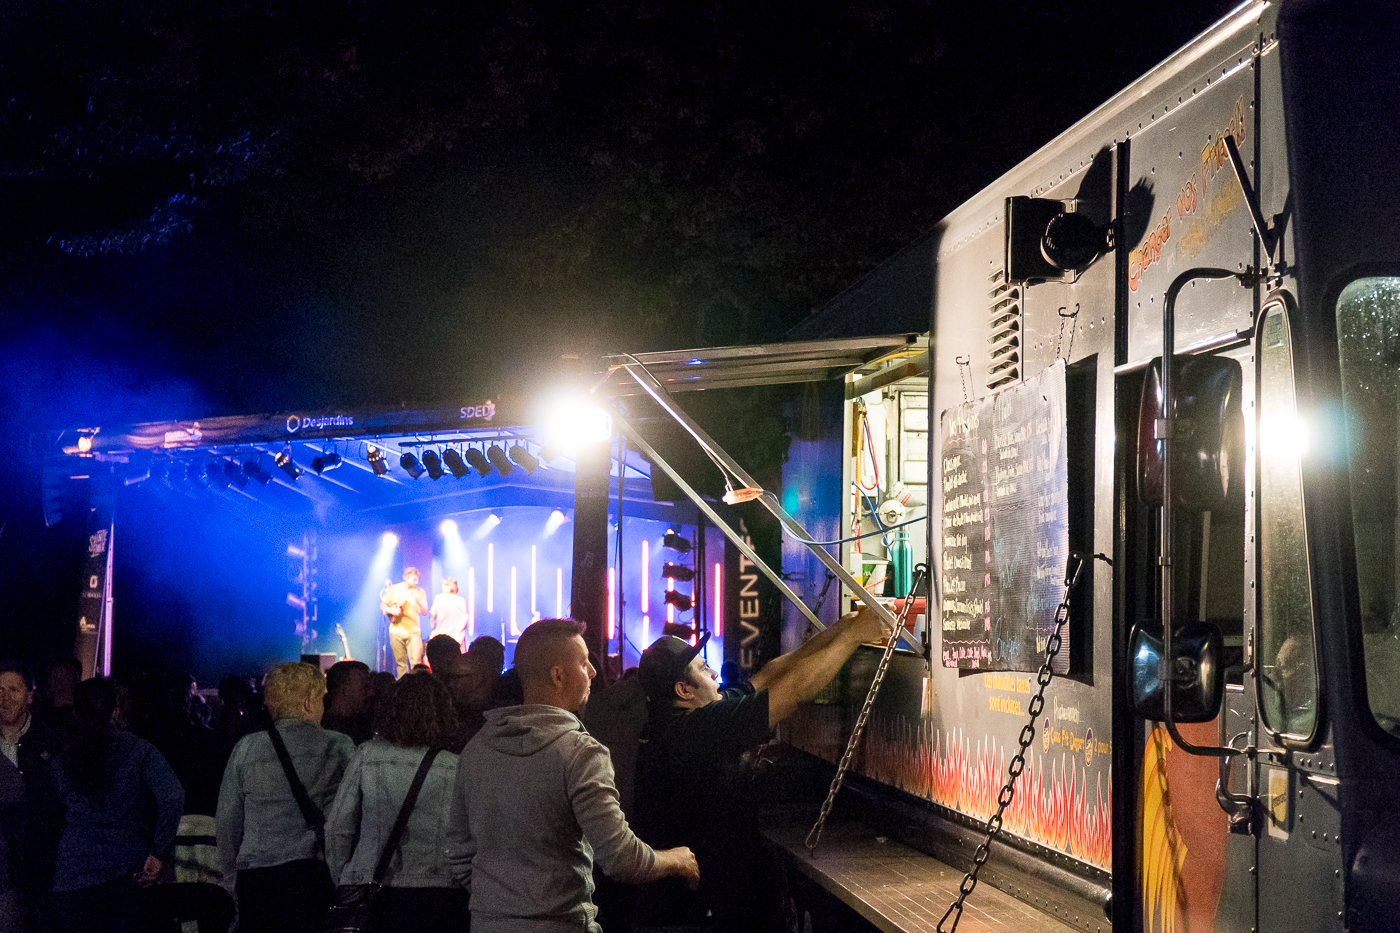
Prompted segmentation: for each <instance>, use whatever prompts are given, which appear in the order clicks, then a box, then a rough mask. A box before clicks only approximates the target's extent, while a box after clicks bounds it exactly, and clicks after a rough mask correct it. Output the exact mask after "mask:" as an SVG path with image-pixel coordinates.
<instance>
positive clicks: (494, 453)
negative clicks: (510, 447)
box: [486, 444, 515, 476]
mask: <svg viewBox="0 0 1400 933" xmlns="http://www.w3.org/2000/svg"><path fill="white" fill-rule="evenodd" d="M486 459H487V460H490V461H491V465H492V466H494V467H495V468H496V472H497V473H500V474H501V475H502V476H509V475H510V474H512V473H514V472H515V467H513V466H511V463H510V459H509V458H508V457H506V452H505V451H504V450H502V449H501V448H499V447H497V446H496V445H495V444H492V445H491V446H490V447H488V448H486Z"/></svg>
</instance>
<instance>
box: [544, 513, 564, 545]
mask: <svg viewBox="0 0 1400 933" xmlns="http://www.w3.org/2000/svg"><path fill="white" fill-rule="evenodd" d="M568 520H569V519H568V516H566V515H565V514H564V513H563V512H561V511H559V510H558V509H555V510H554V511H553V512H550V513H549V520H548V521H546V522H545V523H544V536H545V537H546V538H548V537H549V536H550V535H552V534H554V533H555V532H556V531H558V530H559V526H560V525H562V524H564V523H565V522H567V521H568Z"/></svg>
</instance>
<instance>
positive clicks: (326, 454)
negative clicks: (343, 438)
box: [311, 450, 342, 476]
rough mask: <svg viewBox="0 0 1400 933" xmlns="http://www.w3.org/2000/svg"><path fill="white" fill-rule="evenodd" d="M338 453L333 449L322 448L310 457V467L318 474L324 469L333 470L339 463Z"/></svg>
mask: <svg viewBox="0 0 1400 933" xmlns="http://www.w3.org/2000/svg"><path fill="white" fill-rule="evenodd" d="M341 462H342V461H341V459H340V454H339V453H337V452H336V451H334V450H323V451H321V452H320V453H319V454H317V455H316V456H314V457H312V458H311V469H313V470H315V471H316V475H317V476H320V475H321V474H322V473H324V472H325V471H326V470H334V469H335V468H336V467H338V466H340V464H341Z"/></svg>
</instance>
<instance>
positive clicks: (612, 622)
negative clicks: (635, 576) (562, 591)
mask: <svg viewBox="0 0 1400 933" xmlns="http://www.w3.org/2000/svg"><path fill="white" fill-rule="evenodd" d="M559 576H560V578H561V580H562V578H563V576H564V570H563V568H560V570H559ZM560 585H561V586H562V585H563V584H562V583H561V584H560ZM616 594H617V568H616V567H609V568H608V641H612V640H613V639H614V638H616V637H617V595H616Z"/></svg>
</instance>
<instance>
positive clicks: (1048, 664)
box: [938, 553, 1084, 933]
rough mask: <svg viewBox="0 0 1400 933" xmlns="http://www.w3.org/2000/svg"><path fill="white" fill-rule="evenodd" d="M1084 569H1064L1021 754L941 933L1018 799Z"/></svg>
mask: <svg viewBox="0 0 1400 933" xmlns="http://www.w3.org/2000/svg"><path fill="white" fill-rule="evenodd" d="M1083 569H1084V558H1083V557H1082V556H1081V555H1079V554H1077V553H1072V554H1070V556H1069V563H1068V564H1067V565H1066V567H1065V595H1064V598H1063V599H1061V600H1060V605H1059V606H1058V607H1057V608H1056V609H1055V630H1054V632H1052V633H1051V635H1050V638H1049V640H1047V641H1046V642H1045V661H1044V663H1042V664H1041V665H1040V671H1039V672H1038V673H1037V674H1036V675H1035V679H1036V683H1038V684H1040V689H1039V690H1037V691H1036V694H1035V696H1033V697H1031V702H1030V707H1029V708H1030V722H1028V723H1026V725H1024V726H1022V727H1021V737H1020V740H1019V742H1020V746H1021V747H1020V750H1018V751H1017V752H1016V757H1015V758H1012V759H1011V763H1010V764H1009V765H1007V766H1006V784H1005V785H1003V786H1002V788H1001V792H1000V793H998V794H997V809H996V812H995V813H993V814H992V815H991V817H990V818H989V819H988V820H987V836H986V838H985V839H983V840H982V842H981V843H980V844H979V845H978V846H977V851H976V853H975V854H974V855H973V856H972V868H971V869H970V870H969V871H968V873H967V874H966V875H964V876H963V880H962V883H961V884H960V885H958V899H957V900H955V901H953V903H952V904H950V905H949V906H948V910H947V911H946V912H945V913H944V914H943V918H942V919H941V920H939V921H938V933H954V931H955V930H957V928H958V921H960V920H962V912H963V902H964V901H966V900H967V896H968V895H969V894H971V893H972V892H973V890H975V889H976V887H977V873H978V872H980V871H981V870H982V866H983V865H985V864H986V863H987V856H988V855H990V854H991V849H992V840H993V839H995V838H996V837H997V834H998V833H1000V832H1001V826H1002V814H1003V813H1005V812H1006V808H1007V807H1009V806H1011V801H1012V800H1013V799H1015V797H1016V779H1017V778H1019V777H1020V776H1021V772H1022V771H1023V770H1025V767H1026V749H1028V748H1030V745H1031V743H1032V742H1034V741H1035V721H1036V719H1038V718H1039V717H1040V714H1041V711H1043V710H1044V709H1045V688H1046V687H1048V686H1050V680H1051V679H1052V678H1053V677H1054V676H1055V672H1054V670H1053V668H1052V664H1053V663H1054V661H1055V655H1057V654H1059V653H1060V644H1061V633H1062V632H1063V631H1064V627H1065V623H1066V622H1067V621H1069V598H1070V594H1071V593H1073V592H1074V585H1075V584H1076V583H1078V582H1079V572H1080V571H1081V570H1083ZM949 917H952V918H953V925H952V926H950V927H948V929H946V930H945V929H943V924H944V923H946V922H947V921H948V918H949Z"/></svg>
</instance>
